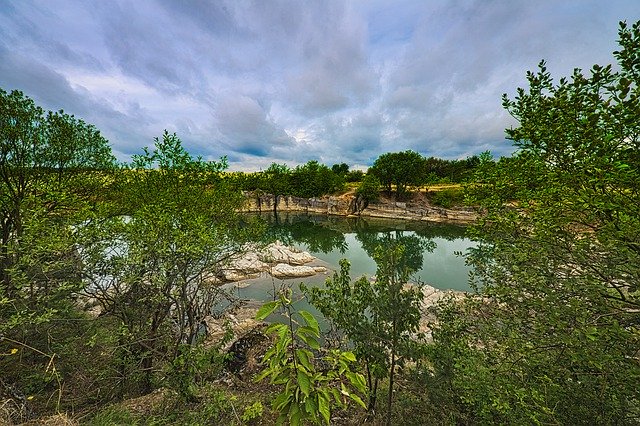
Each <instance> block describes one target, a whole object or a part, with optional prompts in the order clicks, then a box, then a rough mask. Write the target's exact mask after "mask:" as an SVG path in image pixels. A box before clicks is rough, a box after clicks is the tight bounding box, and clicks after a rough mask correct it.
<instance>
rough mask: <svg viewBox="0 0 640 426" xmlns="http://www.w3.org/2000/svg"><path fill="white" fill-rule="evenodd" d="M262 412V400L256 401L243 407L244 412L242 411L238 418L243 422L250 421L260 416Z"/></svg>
mask: <svg viewBox="0 0 640 426" xmlns="http://www.w3.org/2000/svg"><path fill="white" fill-rule="evenodd" d="M263 413H264V406H263V405H262V402H260V401H256V402H254V403H253V404H251V405H249V406H248V407H247V408H245V409H244V412H243V413H242V416H240V419H241V420H242V421H243V422H251V421H253V420H256V419H259V418H260V417H262V414H263Z"/></svg>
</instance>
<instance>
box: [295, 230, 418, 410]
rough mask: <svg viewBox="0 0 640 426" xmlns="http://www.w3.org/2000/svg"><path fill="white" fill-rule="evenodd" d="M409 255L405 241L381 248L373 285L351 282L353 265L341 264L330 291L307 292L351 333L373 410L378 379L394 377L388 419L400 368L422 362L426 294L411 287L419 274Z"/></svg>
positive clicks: (329, 282) (328, 285) (376, 256)
mask: <svg viewBox="0 0 640 426" xmlns="http://www.w3.org/2000/svg"><path fill="white" fill-rule="evenodd" d="M383 247H384V249H383ZM406 254H407V252H406V251H405V247H404V245H403V244H402V242H396V243H395V244H394V243H393V242H390V241H388V242H387V244H385V245H384V246H383V245H382V244H380V245H376V248H375V254H374V259H375V260H376V263H377V264H378V271H377V274H376V280H375V281H374V282H369V281H368V280H367V279H366V277H361V278H360V279H358V280H356V281H354V282H353V283H351V278H350V275H349V262H348V261H346V260H342V261H341V262H340V266H341V270H340V273H335V274H334V276H333V278H332V279H328V280H327V281H326V282H325V288H318V287H314V288H303V290H304V291H305V292H306V293H307V294H308V295H309V298H310V301H311V303H312V304H313V305H314V306H316V307H317V308H318V309H319V310H320V312H322V314H323V315H324V316H325V317H326V318H328V319H330V320H331V321H332V322H333V323H334V324H335V325H336V326H337V328H338V329H339V330H341V331H343V332H344V333H345V334H346V336H347V337H348V338H349V340H350V341H351V342H352V344H353V345H354V350H355V353H356V355H357V356H358V358H359V359H362V360H363V361H364V362H365V363H366V368H367V381H368V385H369V386H368V387H369V389H370V393H369V401H368V404H367V408H368V409H369V411H374V410H375V407H376V399H377V388H378V380H379V379H381V378H387V377H388V378H389V394H388V401H387V414H388V419H390V418H391V409H392V396H393V388H394V377H395V371H396V367H397V366H402V365H404V363H405V362H406V361H408V360H412V359H417V357H418V356H419V355H420V352H421V349H420V348H421V344H420V343H419V342H418V341H417V338H419V335H418V333H417V331H418V326H419V323H420V309H419V308H420V301H421V300H422V292H421V290H420V288H418V287H415V286H410V287H409V286H407V282H408V279H409V274H410V273H411V272H413V271H415V269H413V268H411V266H410V265H411V264H412V261H411V259H410V258H408V257H407V256H406ZM420 259H422V252H421V251H420Z"/></svg>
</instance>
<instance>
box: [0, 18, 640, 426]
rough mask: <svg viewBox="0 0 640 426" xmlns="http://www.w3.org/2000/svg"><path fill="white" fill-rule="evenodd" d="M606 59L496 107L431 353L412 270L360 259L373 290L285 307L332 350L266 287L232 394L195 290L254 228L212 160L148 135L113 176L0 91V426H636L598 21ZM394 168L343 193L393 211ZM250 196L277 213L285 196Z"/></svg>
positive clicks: (389, 248) (629, 95)
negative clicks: (479, 212)
mask: <svg viewBox="0 0 640 426" xmlns="http://www.w3.org/2000/svg"><path fill="white" fill-rule="evenodd" d="M619 44H620V50H619V51H617V52H614V56H615V57H616V59H617V62H618V67H617V68H616V69H614V68H613V67H611V66H604V67H602V66H598V65H595V66H594V67H593V68H592V69H591V70H590V71H589V73H588V74H585V73H583V72H582V71H581V70H576V71H575V72H574V74H573V75H572V76H571V78H565V79H561V80H559V81H558V82H557V83H554V82H553V80H552V79H551V76H550V75H549V73H548V72H547V71H546V68H545V65H544V63H541V64H540V67H539V70H538V71H537V72H535V73H528V75H527V78H528V82H529V87H528V89H519V90H518V94H517V96H516V97H515V99H508V98H506V97H505V98H504V106H505V108H507V110H508V111H509V112H510V113H511V114H512V115H513V116H514V117H515V118H516V119H517V120H518V122H519V125H518V127H516V128H514V129H509V130H507V135H508V137H509V139H511V140H512V141H513V142H514V144H515V145H516V147H517V148H518V151H517V153H516V154H515V155H514V156H513V157H511V158H503V159H501V160H500V161H498V162H494V161H492V160H491V159H490V157H489V156H488V155H482V156H480V157H478V161H477V164H476V165H475V166H474V168H475V172H474V177H473V179H472V181H473V185H470V186H469V187H468V188H467V198H468V200H469V201H470V202H471V203H473V204H475V205H479V206H481V207H482V208H483V209H484V210H485V211H486V215H485V216H484V218H483V219H482V220H481V222H480V223H479V224H478V225H477V226H476V227H474V232H475V234H474V235H475V236H476V237H477V238H478V239H479V241H481V243H480V245H479V247H478V248H477V249H476V250H475V251H474V252H472V253H470V254H469V255H468V260H469V262H470V263H471V265H473V266H474V272H473V274H472V277H471V279H472V282H473V283H474V284H475V285H476V288H477V293H475V294H469V295H467V296H466V297H465V298H464V299H462V300H460V299H452V300H447V301H444V302H442V303H441V304H440V305H439V306H438V307H437V309H435V311H436V314H437V321H436V322H435V323H433V324H431V330H432V341H431V342H429V341H428V340H427V339H425V338H424V337H426V336H423V335H422V334H421V333H419V330H418V328H417V325H416V324H417V323H416V321H417V319H419V317H420V311H419V309H418V308H419V302H420V295H419V292H418V291H417V289H416V288H415V287H411V286H407V285H406V284H407V280H408V277H409V276H410V273H411V268H412V261H411V257H410V256H408V253H409V252H411V253H413V252H414V250H411V251H409V250H406V246H405V243H406V242H405V241H402V240H398V241H392V240H385V241H371V242H370V243H371V244H370V246H369V248H370V249H371V250H373V251H376V250H377V252H378V256H377V262H378V267H379V270H378V273H377V280H376V281H375V282H371V281H368V280H356V281H355V282H351V280H350V278H349V274H348V266H347V264H346V263H345V264H343V269H342V271H341V272H339V273H337V274H336V275H335V276H334V277H333V278H331V279H330V280H328V281H327V284H326V287H325V288H324V289H318V290H310V289H307V291H306V295H307V297H308V298H309V299H310V301H311V302H312V303H313V304H314V305H315V306H316V307H317V308H318V309H319V310H320V311H321V312H322V313H323V314H324V315H325V317H326V318H327V319H328V320H329V321H330V322H331V323H332V324H333V325H334V326H335V327H334V328H335V329H336V330H337V331H338V334H337V338H329V337H327V338H325V339H324V341H323V344H322V345H321V341H322V339H321V338H320V334H319V331H320V330H319V327H318V323H317V320H316V319H315V318H314V317H313V316H312V315H311V314H309V313H308V312H304V311H301V312H295V310H294V309H293V307H292V302H293V301H292V300H291V298H290V296H289V293H288V292H287V290H286V289H284V290H283V293H282V294H281V296H279V298H276V299H275V300H274V302H272V303H270V304H267V305H265V306H263V308H261V309H260V311H259V312H258V318H259V319H264V318H266V317H267V316H268V315H271V314H274V313H275V312H276V310H278V309H282V310H283V312H284V313H285V316H284V318H285V321H284V322H283V323H282V324H280V323H277V324H275V325H272V326H270V327H269V328H268V330H267V334H269V335H272V337H270V338H267V337H264V339H262V340H261V341H263V342H265V343H264V351H262V352H260V351H258V352H256V353H255V357H254V361H256V360H258V361H259V360H260V359H262V360H263V362H262V363H261V364H260V363H259V364H258V365H253V368H254V369H253V370H251V369H250V368H247V369H245V370H242V371H239V370H236V371H235V373H230V372H229V371H228V370H229V361H228V360H229V352H228V351H225V350H223V348H224V347H225V345H227V344H228V343H229V342H231V340H232V339H233V336H231V334H230V333H226V334H225V336H224V337H222V338H220V339H218V340H215V341H212V340H210V339H209V340H207V339H206V327H205V325H206V321H205V320H206V317H207V316H208V315H209V314H210V313H211V312H212V311H216V310H221V311H222V312H220V314H221V315H224V311H225V310H230V309H233V308H234V306H236V305H237V301H236V300H234V299H233V297H231V295H229V294H226V293H225V292H224V291H223V288H222V287H221V286H220V283H219V281H218V280H217V272H218V271H219V268H220V267H221V266H222V265H223V264H224V262H225V261H226V260H228V259H230V258H232V257H233V256H234V255H236V254H238V253H241V252H242V251H243V250H245V249H246V245H247V243H250V242H255V241H257V240H259V236H260V235H261V232H262V229H261V226H260V224H259V223H252V222H249V221H247V219H246V218H243V217H241V216H238V215H236V213H235V211H236V210H237V207H239V206H240V203H241V202H242V197H241V194H240V193H239V191H238V189H239V187H238V185H237V182H234V180H233V179H228V175H225V174H224V173H223V170H224V168H225V166H226V164H225V161H224V159H222V160H221V161H220V162H204V161H202V160H201V159H197V158H192V157H191V156H190V155H189V154H188V153H187V152H186V151H185V150H184V148H183V147H182V145H181V143H180V140H179V139H178V138H177V136H176V135H172V134H168V133H165V134H164V135H163V137H162V138H161V139H157V140H156V141H155V146H154V147H153V148H152V149H145V150H144V151H143V153H142V154H141V155H139V156H137V157H135V159H134V161H133V163H132V164H131V165H129V166H127V167H126V168H124V167H121V166H117V165H116V164H115V162H114V159H113V156H112V155H111V153H110V150H109V147H108V144H107V142H106V140H104V138H102V137H101V136H100V133H99V131H98V130H97V129H95V128H94V127H93V126H91V125H88V124H86V123H84V122H83V121H82V120H79V119H77V118H75V117H73V116H69V115H67V114H65V113H64V112H62V111H61V112H57V113H53V112H49V113H45V112H44V111H43V110H42V109H41V108H39V107H37V106H36V105H35V104H34V103H33V101H31V100H30V99H29V98H27V97H25V96H24V95H23V94H22V93H20V92H16V91H14V92H11V93H6V92H4V91H0V201H1V205H0V208H1V213H2V240H1V242H0V266H1V273H2V275H1V277H0V372H1V373H2V374H1V375H0V419H2V421H3V422H15V423H20V422H27V421H31V422H32V423H35V424H38V423H45V422H47V421H48V422H59V423H62V422H64V421H68V422H78V423H82V424H95V425H105V424H158V425H160V424H236V425H241V424H247V425H251V424H273V423H275V422H278V421H280V422H285V423H286V422H288V423H292V424H300V423H317V424H329V423H331V424H361V423H362V422H364V421H365V420H366V421H367V422H370V423H371V424H403V425H408V424H416V425H422V424H518V425H519V424H571V425H575V424H629V425H631V424H638V423H640V401H639V398H640V395H639V392H640V390H639V387H638V386H637V385H638V383H640V364H639V363H640V357H639V353H640V342H639V339H640V331H639V328H638V327H639V324H640V300H639V299H638V280H639V279H640V269H639V267H640V236H639V234H638V229H640V216H639V214H638V212H639V211H640V210H639V207H640V194H639V192H638V191H639V190H640V171H639V170H640V154H639V153H640V141H639V139H638V138H639V135H640V52H639V51H638V48H637V47H638V46H639V45H640V23H635V24H633V25H632V26H631V27H629V26H627V25H626V24H624V23H621V27H620V31H619ZM396 154H397V155H396ZM414 154H415V153H411V152H405V153H395V154H393V153H390V154H385V155H384V156H382V157H381V158H380V159H379V161H377V164H374V167H373V168H372V169H373V170H372V171H371V172H370V173H367V175H366V177H363V180H362V185H361V186H360V190H361V191H362V192H363V193H367V194H369V196H371V197H375V196H376V190H375V188H376V186H377V185H382V186H383V187H386V189H387V190H391V189H395V190H396V192H397V193H398V196H402V194H403V193H404V192H407V191H408V188H409V187H411V186H412V185H417V184H416V183H415V182H412V181H409V178H407V180H406V181H399V180H397V179H396V180H395V181H394V180H393V179H392V178H389V177H388V176H387V175H385V173H386V171H388V170H390V166H388V164H393V161H392V160H393V159H394V158H403V159H405V160H406V161H405V160H403V161H402V167H409V165H410V164H411V163H412V161H413V160H414V159H415V160H416V161H417V160H419V158H418V157H419V155H418V156H416V155H414ZM383 157H384V158H383ZM333 169H335V170H333ZM327 170H328V172H327ZM376 170H377V171H376ZM407 170H408V169H407ZM374 171H375V172H374ZM307 172H308V173H312V172H313V173H317V174H319V175H321V174H326V175H327V176H329V175H328V173H333V174H334V175H338V174H340V173H344V172H345V170H344V167H341V166H340V165H337V167H335V168H332V169H329V168H327V167H325V166H322V165H320V164H318V163H312V164H308V165H306V166H304V167H302V166H301V167H300V168H299V169H297V173H307ZM289 173H296V170H294V171H293V172H292V171H290V170H286V169H283V168H279V167H277V166H273V167H272V168H270V170H268V171H265V172H263V173H262V174H258V175H257V176H261V177H262V176H267V175H269V174H272V175H283V176H286V175H287V174H289ZM347 173H348V169H347ZM385 176H386V177H385ZM260 179H262V178H260ZM264 182H267V183H268V184H269V185H273V186H272V187H271V188H270V189H268V190H269V191H270V193H272V194H274V195H278V194H283V193H285V192H282V191H284V190H283V189H282V187H279V186H278V185H280V184H281V183H282V182H286V179H282V180H278V179H272V180H265V181H264ZM314 182H316V181H314ZM365 182H366V184H365ZM310 186H311V181H309V187H310ZM372 188H374V189H372ZM306 189H308V188H306ZM262 190H265V191H267V189H264V188H262ZM422 249H423V250H427V249H428V247H423V248H422ZM295 321H297V324H296V322H295ZM210 331H211V330H210ZM245 355H246V354H245ZM254 364H255V363H254ZM256 367H257V368H256ZM261 371H262V372H261ZM256 379H262V380H260V381H258V382H256V381H255V380H256ZM267 379H268V380H267ZM382 401H384V403H382ZM47 416H52V417H49V418H47Z"/></svg>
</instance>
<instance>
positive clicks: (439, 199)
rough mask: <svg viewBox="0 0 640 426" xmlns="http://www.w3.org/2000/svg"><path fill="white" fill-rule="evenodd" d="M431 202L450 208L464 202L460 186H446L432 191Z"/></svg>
mask: <svg viewBox="0 0 640 426" xmlns="http://www.w3.org/2000/svg"><path fill="white" fill-rule="evenodd" d="M431 202H432V203H433V204H434V205H436V206H441V207H444V208H447V209H448V208H451V207H454V206H459V205H461V204H463V202H464V193H463V191H462V189H460V188H447V189H442V190H439V191H435V192H433V195H432V197H431Z"/></svg>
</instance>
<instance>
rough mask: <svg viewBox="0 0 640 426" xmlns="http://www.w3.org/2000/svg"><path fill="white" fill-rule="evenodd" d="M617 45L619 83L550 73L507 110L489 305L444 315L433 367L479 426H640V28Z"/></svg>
mask: <svg viewBox="0 0 640 426" xmlns="http://www.w3.org/2000/svg"><path fill="white" fill-rule="evenodd" d="M619 35H620V39H619V43H620V46H621V48H620V50H619V51H618V52H615V53H614V55H615V57H616V58H617V60H618V68H617V69H616V70H614V68H613V67H612V66H610V65H608V66H604V67H603V66H599V65H594V66H593V67H592V68H591V70H590V72H589V73H588V74H585V73H583V72H582V70H579V69H576V70H575V71H574V73H573V75H572V76H571V78H570V79H567V78H562V79H560V80H559V81H558V82H557V83H554V81H553V80H552V78H551V76H550V74H549V73H548V72H547V70H546V67H545V64H544V62H541V63H540V65H539V70H538V72H536V73H533V72H529V73H528V74H527V80H528V83H529V88H528V90H525V89H518V91H517V95H516V97H515V99H513V100H511V99H509V98H507V97H506V96H505V97H504V99H503V101H504V106H505V108H506V109H507V110H508V111H509V112H510V113H511V114H512V115H513V116H514V117H515V118H516V119H517V120H518V122H519V125H518V126H517V127H515V128H512V129H508V130H507V135H508V137H509V138H510V139H512V140H513V142H514V144H515V146H516V147H517V148H518V152H517V153H516V154H515V155H514V156H513V157H512V158H510V159H504V160H501V161H499V162H498V163H495V164H492V163H489V162H483V163H481V165H480V167H479V174H478V176H477V182H478V185H474V186H472V187H470V193H469V198H470V200H471V201H472V202H473V203H474V204H477V205H480V206H481V207H483V208H484V209H485V210H486V211H487V216H486V218H485V219H484V220H483V222H482V223H481V224H480V225H479V226H478V228H477V229H476V232H477V234H478V235H479V236H480V237H481V239H482V241H483V243H482V244H481V245H480V246H479V248H478V249H477V250H476V251H475V252H474V253H473V254H472V255H471V256H470V258H469V260H470V262H471V263H472V264H473V265H474V266H475V271H476V272H475V275H474V277H473V279H474V283H475V285H476V286H477V287H478V289H479V290H481V294H482V298H481V299H477V300H470V301H467V302H466V303H464V304H463V305H462V306H460V307H457V308H455V309H454V310H453V311H454V312H455V315H452V314H450V313H447V309H449V312H451V309H452V308H447V309H445V310H444V311H443V312H444V313H443V314H441V320H440V321H439V324H440V325H439V328H438V329H437V330H436V331H435V332H434V339H435V342H436V349H437V352H436V354H435V355H437V357H436V358H435V362H436V366H437V368H436V371H437V374H439V375H441V376H442V377H443V379H446V383H447V385H448V386H450V387H451V392H453V393H454V394H456V395H458V407H459V410H460V412H471V413H473V415H474V416H475V418H476V419H477V421H479V422H481V423H507V422H509V423H514V424H540V423H545V424H635V423H637V422H638V419H639V414H638V413H639V412H640V403H639V402H638V401H640V393H639V390H638V386H637V383H638V381H639V380H640V365H639V363H638V359H637V354H638V350H639V349H640V338H639V337H640V330H639V329H638V324H639V321H638V320H639V317H638V308H639V307H640V299H639V297H638V288H637V281H638V277H640V269H639V268H640V266H639V265H640V250H639V247H640V239H639V238H638V232H637V230H638V229H639V228H640V216H639V215H638V206H639V205H640V192H639V189H640V173H639V171H640V156H639V155H638V153H639V152H640V140H639V139H638V135H639V134H640V120H639V119H638V117H640V72H638V70H639V69H640V55H638V48H637V46H638V45H640V23H635V24H634V25H633V26H632V27H631V28H629V27H628V26H626V25H625V24H624V23H622V24H621V27H620V32H619Z"/></svg>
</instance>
